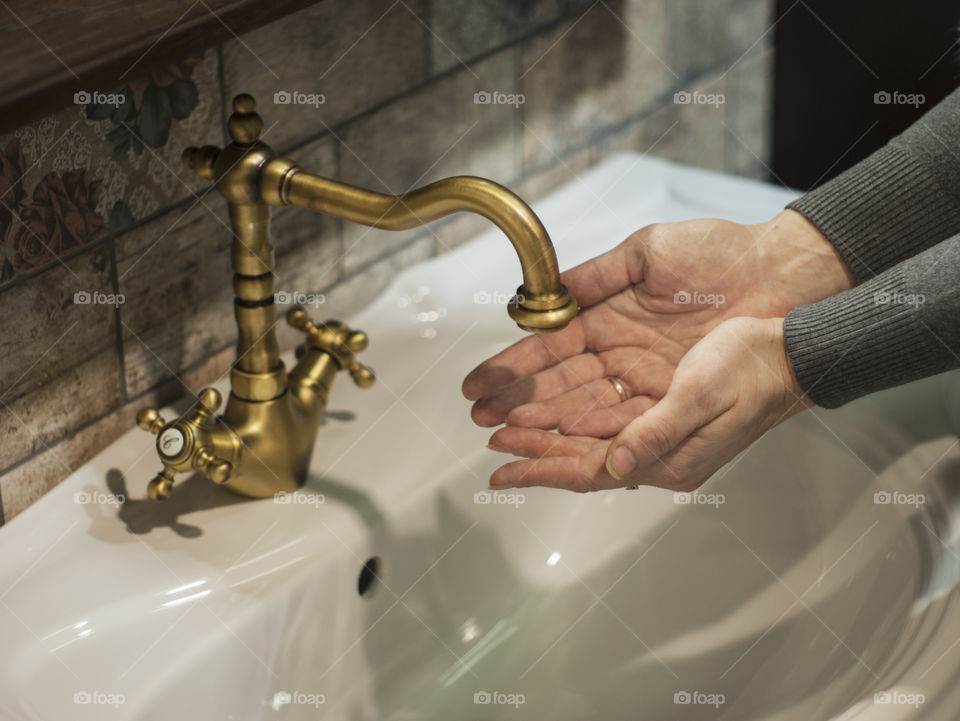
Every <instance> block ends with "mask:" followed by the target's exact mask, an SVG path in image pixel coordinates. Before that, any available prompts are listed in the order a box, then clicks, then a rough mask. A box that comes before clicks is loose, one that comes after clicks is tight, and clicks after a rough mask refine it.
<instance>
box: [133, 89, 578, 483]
mask: <svg viewBox="0 0 960 721" xmlns="http://www.w3.org/2000/svg"><path fill="white" fill-rule="evenodd" d="M255 108H256V104H255V102H254V99H253V98H252V97H251V96H250V95H247V94H241V95H237V96H236V97H235V98H234V99H233V114H232V115H231V116H230V119H229V122H228V124H227V128H228V131H229V133H230V137H231V138H232V140H233V142H231V143H230V144H229V145H228V146H227V147H225V148H217V147H215V146H212V145H207V146H204V147H202V148H187V149H186V150H185V151H184V153H183V162H184V165H185V166H187V167H188V168H191V169H193V170H194V171H196V173H197V174H198V175H199V176H200V177H202V178H206V179H208V180H213V181H215V182H216V186H217V189H218V190H219V191H220V192H221V193H222V194H223V196H224V197H225V198H226V199H227V203H228V205H229V209H230V221H231V224H232V226H233V231H234V242H233V249H232V252H231V257H232V260H233V270H234V277H233V287H234V292H235V294H236V297H235V299H234V312H235V314H236V319H237V330H238V341H237V360H236V362H235V363H234V365H233V368H232V369H231V371H230V385H231V392H230V399H229V401H228V402H227V407H226V410H225V411H224V413H223V415H222V416H217V415H216V412H217V409H218V408H219V406H220V402H221V400H222V399H221V397H220V393H219V392H218V391H217V390H216V389H214V388H207V389H205V390H203V391H201V393H200V395H199V399H198V402H197V404H196V405H195V406H194V408H193V409H191V410H190V411H189V412H187V413H186V414H185V415H183V416H181V417H180V418H178V419H177V420H175V421H173V422H170V423H168V422H167V421H165V420H164V419H163V418H161V417H160V415H159V414H158V412H157V410H156V409H154V408H144V409H142V410H141V411H140V412H139V413H138V414H137V425H139V426H140V427H141V428H143V429H144V430H147V431H150V432H151V433H155V434H156V435H157V453H158V454H159V456H160V460H161V461H162V462H163V470H162V471H161V472H160V473H159V474H158V475H157V477H156V478H154V479H153V480H152V481H151V482H150V484H149V486H148V493H149V495H150V497H151V498H153V499H156V500H159V499H164V498H167V497H168V496H169V495H170V493H171V490H172V487H173V482H174V475H175V474H176V473H188V472H197V473H199V474H200V475H202V476H204V477H206V478H208V479H209V480H211V481H213V482H215V483H220V484H223V485H224V486H226V487H227V488H229V489H231V490H232V491H235V492H237V493H240V494H242V495H246V496H253V497H255V498H262V497H266V496H271V495H274V494H276V493H279V492H292V491H294V490H296V489H297V488H299V487H300V486H302V485H303V483H304V482H305V481H306V478H307V468H308V465H309V463H310V455H311V453H312V451H313V444H314V437H315V436H316V432H317V427H318V426H319V424H320V420H321V418H322V415H323V410H324V407H325V405H326V402H327V397H328V394H329V391H330V387H331V385H332V384H333V379H334V376H335V375H336V374H337V371H340V370H346V371H348V372H349V373H350V375H351V376H352V377H353V380H354V382H355V383H356V384H357V385H358V386H360V387H361V388H366V387H368V386H370V385H372V384H373V382H374V374H373V371H372V370H371V369H370V368H367V367H366V366H364V365H362V364H360V363H359V362H358V361H357V359H356V355H355V354H356V353H359V352H360V351H362V350H363V349H364V348H366V347H367V336H366V334H365V333H364V332H363V331H359V330H352V329H350V328H348V327H347V326H345V325H344V324H343V323H340V322H339V321H335V320H331V321H327V322H326V323H322V324H318V325H314V324H313V323H312V322H311V321H310V320H309V319H308V318H307V314H306V312H305V311H304V310H303V309H302V308H294V309H293V310H291V311H289V312H288V313H287V322H288V323H289V324H290V325H291V326H293V327H294V328H297V329H299V330H301V331H303V333H304V334H305V335H306V343H305V344H303V345H301V346H300V347H299V348H297V358H298V362H297V365H296V367H295V368H294V369H293V371H291V372H290V374H289V375H288V374H287V371H286V369H285V368H284V365H283V362H282V361H281V360H280V351H279V347H278V345H277V339H276V335H275V333H274V326H275V325H276V310H275V308H274V304H273V303H274V287H273V247H272V246H271V245H270V237H269V227H270V206H274V207H283V206H287V205H298V206H301V207H304V208H310V209H312V210H316V211H319V212H321V213H327V214H329V215H333V216H336V217H338V218H343V219H345V220H352V221H354V222H357V223H362V224H364V225H369V226H372V227H374V228H384V229H387V230H405V229H407V228H414V227H417V226H420V225H423V224H425V223H429V222H430V221H433V220H437V219H438V218H442V217H445V216H447V215H450V214H452V213H456V212H459V211H469V212H473V213H478V214H480V215H482V216H484V217H485V218H487V219H489V220H490V221H492V222H493V223H494V224H496V225H497V226H498V227H499V228H500V229H501V230H502V231H503V232H504V233H505V234H506V236H507V238H508V239H509V240H510V242H511V243H512V244H513V247H514V249H515V250H516V251H517V255H518V256H519V258H520V266H521V269H522V271H523V284H522V285H521V286H520V287H519V288H518V289H517V294H516V296H514V298H513V299H512V300H511V301H510V303H509V305H508V307H507V311H508V313H509V314H510V317H511V318H513V319H514V320H515V321H516V323H517V325H519V326H520V327H521V328H523V329H524V330H527V331H531V332H534V333H543V332H549V331H553V330H559V329H560V328H563V327H564V326H566V325H567V323H569V322H570V321H571V320H572V319H573V318H574V316H576V314H577V310H578V308H577V303H576V301H575V300H574V298H573V297H572V296H571V295H570V294H569V293H568V292H567V289H566V288H565V287H564V286H563V284H562V283H561V282H560V273H559V268H558V266H557V256H556V253H555V252H554V248H553V245H552V244H551V242H550V237H549V236H548V235H547V231H546V230H545V229H544V227H543V224H542V223H541V222H540V220H539V219H538V218H537V216H536V215H534V213H533V211H532V210H530V208H529V206H527V204H526V203H524V202H523V201H522V200H521V199H520V198H518V197H517V196H516V195H514V194H513V193H511V192H510V191H509V190H507V189H506V188H504V187H503V186H501V185H498V184H497V183H494V182H492V181H490V180H486V179H484V178H477V177H472V176H457V177H452V178H446V179H444V180H440V181H437V182H435V183H431V184H430V185H427V186H424V187H422V188H418V189H416V190H412V191H410V192H409V193H405V194H403V195H385V194H382V193H376V192H372V191H369V190H364V189H361V188H357V187H354V186H351V185H347V184H345V183H339V182H337V181H334V180H330V179H329V178H322V177H319V176H316V175H311V174H309V173H306V172H304V171H302V170H300V168H298V167H297V165H296V164H295V163H293V162H292V161H290V160H287V159H286V158H281V157H278V156H276V155H275V154H274V152H273V151H272V150H271V149H270V147H269V146H267V145H265V144H263V143H262V142H260V131H261V130H262V128H263V121H262V120H261V119H260V116H259V115H258V114H257V113H256V110H255Z"/></svg>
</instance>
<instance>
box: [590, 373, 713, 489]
mask: <svg viewBox="0 0 960 721" xmlns="http://www.w3.org/2000/svg"><path fill="white" fill-rule="evenodd" d="M700 405H701V404H699V403H698V402H697V399H696V397H695V395H694V392H686V393H684V392H682V391H677V390H674V391H673V392H669V391H668V392H667V395H665V396H664V397H663V398H662V399H661V400H660V402H659V403H657V404H656V405H655V406H654V407H653V408H651V409H650V410H648V411H647V412H646V413H644V414H643V415H641V416H639V417H638V418H634V419H633V420H632V421H631V422H630V423H629V424H628V425H627V427H626V428H624V429H623V430H622V431H620V433H619V434H618V435H617V437H616V438H614V440H613V443H611V444H610V448H609V449H608V450H607V458H606V467H607V472H608V473H609V474H610V475H611V476H613V477H614V478H615V479H616V480H618V481H620V480H623V479H624V478H626V477H627V476H628V475H630V474H631V473H633V472H634V471H635V470H636V469H637V468H638V467H640V466H643V465H650V464H652V463H656V462H657V461H658V460H659V459H660V458H662V457H663V456H665V455H666V454H667V453H669V452H670V451H672V450H673V449H674V448H676V447H677V446H678V445H680V443H681V442H682V441H683V440H684V439H685V438H686V437H687V436H689V435H690V434H692V433H693V432H694V431H696V430H697V429H698V428H699V427H700V426H702V425H703V418H702V417H701V411H699V410H698V407H699V406H700Z"/></svg>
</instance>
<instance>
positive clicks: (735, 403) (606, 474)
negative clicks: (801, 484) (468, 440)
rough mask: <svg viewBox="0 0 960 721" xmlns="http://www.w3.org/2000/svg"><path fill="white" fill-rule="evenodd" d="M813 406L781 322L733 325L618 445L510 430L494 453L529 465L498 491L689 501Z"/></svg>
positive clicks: (719, 330) (515, 469)
mask: <svg viewBox="0 0 960 721" xmlns="http://www.w3.org/2000/svg"><path fill="white" fill-rule="evenodd" d="M810 405H812V404H811V402H810V401H809V399H808V398H807V397H806V396H805V395H804V393H803V391H802V390H801V388H800V387H799V385H798V383H797V381H796V379H795V377H794V375H793V370H792V368H791V366H790V362H789V359H788V358H787V355H786V350H785V347H784V343H783V319H782V318H771V319H763V320H761V319H757V318H731V319H729V320H725V321H723V322H722V323H720V324H719V325H718V326H716V327H715V328H714V329H713V330H711V331H710V332H709V333H708V334H707V335H706V336H705V337H704V338H703V339H702V340H700V341H699V342H698V343H696V344H695V345H694V346H693V348H691V349H690V351H689V352H688V353H687V354H686V355H684V356H683V358H682V360H681V361H680V362H679V364H678V365H677V368H676V372H675V373H674V374H673V379H672V382H671V383H670V387H669V389H668V390H667V392H666V395H665V396H664V397H663V398H662V399H660V400H659V401H658V402H657V403H655V404H653V405H652V407H650V408H649V409H648V410H646V412H644V413H641V414H639V415H637V416H636V417H634V418H633V419H632V420H631V421H629V422H628V423H627V424H626V426H625V427H624V428H623V429H622V430H620V431H619V433H618V434H617V435H616V437H615V438H613V439H607V438H596V437H590V436H583V435H560V434H557V433H552V432H549V431H545V430H541V429H538V428H525V427H520V426H506V427H504V428H501V429H500V430H498V431H497V432H496V433H494V434H493V437H492V438H491V439H490V447H491V448H493V449H494V450H499V451H503V452H505V453H511V454H513V455H516V456H521V457H524V458H525V459H526V460H520V461H514V462H511V463H507V464H506V465H504V466H502V467H500V468H499V469H498V470H497V471H496V472H495V473H494V474H493V476H492V478H491V479H490V486H491V487H492V488H511V487H526V486H550V487H554V488H565V489H568V490H572V491H596V490H603V489H610V488H618V487H621V486H628V485H637V484H645V485H653V486H660V487H663V488H669V489H671V490H674V491H690V490H693V489H695V488H697V487H698V486H700V485H701V484H702V483H703V482H704V481H706V480H707V479H708V478H709V477H710V476H711V475H713V473H714V472H715V471H717V470H718V469H719V468H721V467H722V466H723V465H724V464H725V463H727V462H728V461H730V460H731V459H732V458H734V457H735V456H736V455H737V454H738V453H739V452H740V451H741V450H743V449H744V448H746V447H747V446H748V445H749V444H750V443H752V442H753V441H754V440H756V439H757V438H759V437H760V436H761V435H763V434H764V433H765V432H766V431H767V430H769V429H770V428H772V427H773V426H775V425H777V424H778V423H780V422H781V421H783V420H785V419H786V418H789V417H790V416H792V415H794V414H795V413H798V412H800V411H801V410H803V409H804V408H806V407H808V406H810Z"/></svg>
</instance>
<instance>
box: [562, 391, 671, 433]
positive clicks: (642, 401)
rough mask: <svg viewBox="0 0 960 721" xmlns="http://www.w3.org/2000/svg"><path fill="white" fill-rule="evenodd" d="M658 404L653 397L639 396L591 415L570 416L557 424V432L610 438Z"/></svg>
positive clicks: (593, 412) (598, 410)
mask: <svg viewBox="0 0 960 721" xmlns="http://www.w3.org/2000/svg"><path fill="white" fill-rule="evenodd" d="M656 403H657V400H656V398H653V397H651V396H637V397H636V398H631V399H630V400H628V401H627V402H626V403H617V404H616V405H611V406H608V407H606V408H602V409H597V410H594V411H590V412H589V413H581V414H579V415H568V416H565V417H564V418H562V419H561V420H560V422H559V423H558V424H557V431H559V432H560V433H562V434H564V435H572V436H590V437H592V438H610V437H612V436H615V435H617V434H618V433H619V432H620V431H622V430H623V429H624V428H626V427H627V425H629V424H630V422H631V421H633V420H634V419H635V418H636V417H637V416H639V415H641V414H643V413H646V412H647V411H648V410H650V409H651V408H652V407H653V406H654V405H656Z"/></svg>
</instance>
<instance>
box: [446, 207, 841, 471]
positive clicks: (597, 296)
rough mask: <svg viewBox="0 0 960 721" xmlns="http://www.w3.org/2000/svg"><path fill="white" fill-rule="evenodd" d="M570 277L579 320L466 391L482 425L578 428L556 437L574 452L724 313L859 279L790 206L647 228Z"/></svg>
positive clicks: (657, 383)
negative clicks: (760, 214) (758, 215)
mask: <svg viewBox="0 0 960 721" xmlns="http://www.w3.org/2000/svg"><path fill="white" fill-rule="evenodd" d="M563 280H564V283H565V284H566V285H567V287H568V288H569V289H570V291H571V292H572V293H573V295H574V296H575V297H576V298H577V299H578V301H579V302H580V305H581V307H582V308H583V310H581V312H580V314H579V315H578V317H577V318H575V319H574V320H573V322H571V323H570V325H569V326H568V327H567V328H565V329H563V330H561V331H559V332H556V333H553V334H549V335H542V336H531V337H528V338H526V339H524V340H522V341H520V342H518V343H516V344H514V345H512V346H511V347H509V348H507V349H506V350H504V351H503V352H501V353H499V354H497V355H495V356H494V357H492V358H490V359H489V360H487V361H486V362H484V363H483V364H481V365H480V366H479V367H477V368H476V369H475V370H474V371H472V372H471V373H470V374H469V375H468V376H467V378H466V380H465V381H464V384H463V393H464V395H465V396H466V397H467V398H468V399H470V400H473V401H475V403H474V406H473V409H472V416H473V419H474V421H475V422H476V423H478V424H479V425H481V426H486V427H491V426H496V425H499V424H501V423H507V424H508V425H509V426H516V427H519V428H527V429H534V430H541V431H548V430H551V429H557V430H558V431H559V432H560V433H561V434H564V435H567V436H572V437H579V439H578V438H568V439H566V440H562V439H559V438H558V437H557V436H556V434H551V435H550V438H551V442H555V443H561V442H562V443H563V444H564V448H565V449H566V450H567V451H569V450H570V448H572V447H573V446H572V445H571V444H573V443H577V442H579V443H581V447H582V448H584V449H585V448H586V446H585V445H583V443H584V442H585V441H584V439H587V440H589V439H604V438H610V437H611V436H614V435H616V434H618V433H620V432H621V431H622V430H624V428H625V427H626V426H627V424H629V423H630V422H631V421H633V420H634V419H635V418H637V417H638V416H639V415H641V414H643V413H644V412H645V411H647V410H649V409H650V408H652V407H653V406H654V404H656V403H657V402H658V401H659V400H660V399H663V398H664V397H665V396H666V395H667V392H668V388H670V387H671V381H672V379H673V376H674V373H675V371H676V370H677V368H678V364H679V363H680V362H681V359H682V358H684V356H685V354H686V353H687V352H688V351H689V350H690V349H691V348H693V347H694V346H695V345H696V344H697V343H698V342H700V341H701V340H702V339H704V338H705V337H706V336H707V335H708V334H709V333H710V332H711V331H712V330H713V329H715V328H717V327H718V326H719V325H720V324H721V323H723V322H724V321H725V320H727V319H731V318H737V317H754V318H761V319H762V318H782V317H783V316H784V315H785V314H786V312H787V311H788V310H789V309H790V308H792V307H794V306H796V305H800V304H802V303H808V302H813V301H816V300H820V299H822V298H825V297H827V296H829V295H832V294H834V293H836V292H839V291H840V290H843V289H845V288H848V287H850V286H851V284H852V279H851V277H850V275H849V273H848V272H847V270H846V267H845V266H844V264H843V263H842V261H841V260H840V258H839V256H838V255H837V254H836V251H835V250H834V248H833V246H832V245H831V244H830V243H829V242H828V241H826V239H825V238H823V236H822V235H820V233H819V232H818V231H817V230H816V228H814V227H813V226H812V225H811V224H810V223H809V222H808V221H807V220H806V219H804V218H803V217H802V216H801V215H799V214H798V213H795V212H793V211H784V212H783V213H781V214H780V215H778V216H777V217H776V218H774V219H773V220H771V221H769V222H767V223H761V224H757V225H739V224H736V223H731V222H728V221H723V220H695V221H688V222H683V223H672V224H662V225H655V226H649V227H647V228H644V229H641V230H640V231H638V232H637V233H635V234H633V235H632V236H631V237H630V238H628V239H627V240H626V241H624V242H623V243H621V244H620V245H619V246H617V247H616V248H615V249H613V250H611V251H609V252H608V253H605V254H603V255H601V256H599V257H597V258H594V259H593V260H591V261H588V262H586V263H584V264H582V265H580V266H578V267H576V268H574V269H572V270H570V271H568V272H567V273H565V274H564V276H563ZM610 376H613V377H616V378H618V379H619V380H620V383H621V384H622V387H623V389H624V391H625V392H626V394H627V395H628V397H629V400H627V401H626V402H622V399H621V397H620V394H619V393H618V390H617V388H616V387H615V386H614V385H613V384H612V383H610V382H609V381H608V380H606V378H607V377H610ZM505 450H508V449H506V448H505ZM527 450H528V451H529V448H528V449H527ZM543 451H544V452H546V448H545V447H544V449H543Z"/></svg>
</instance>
